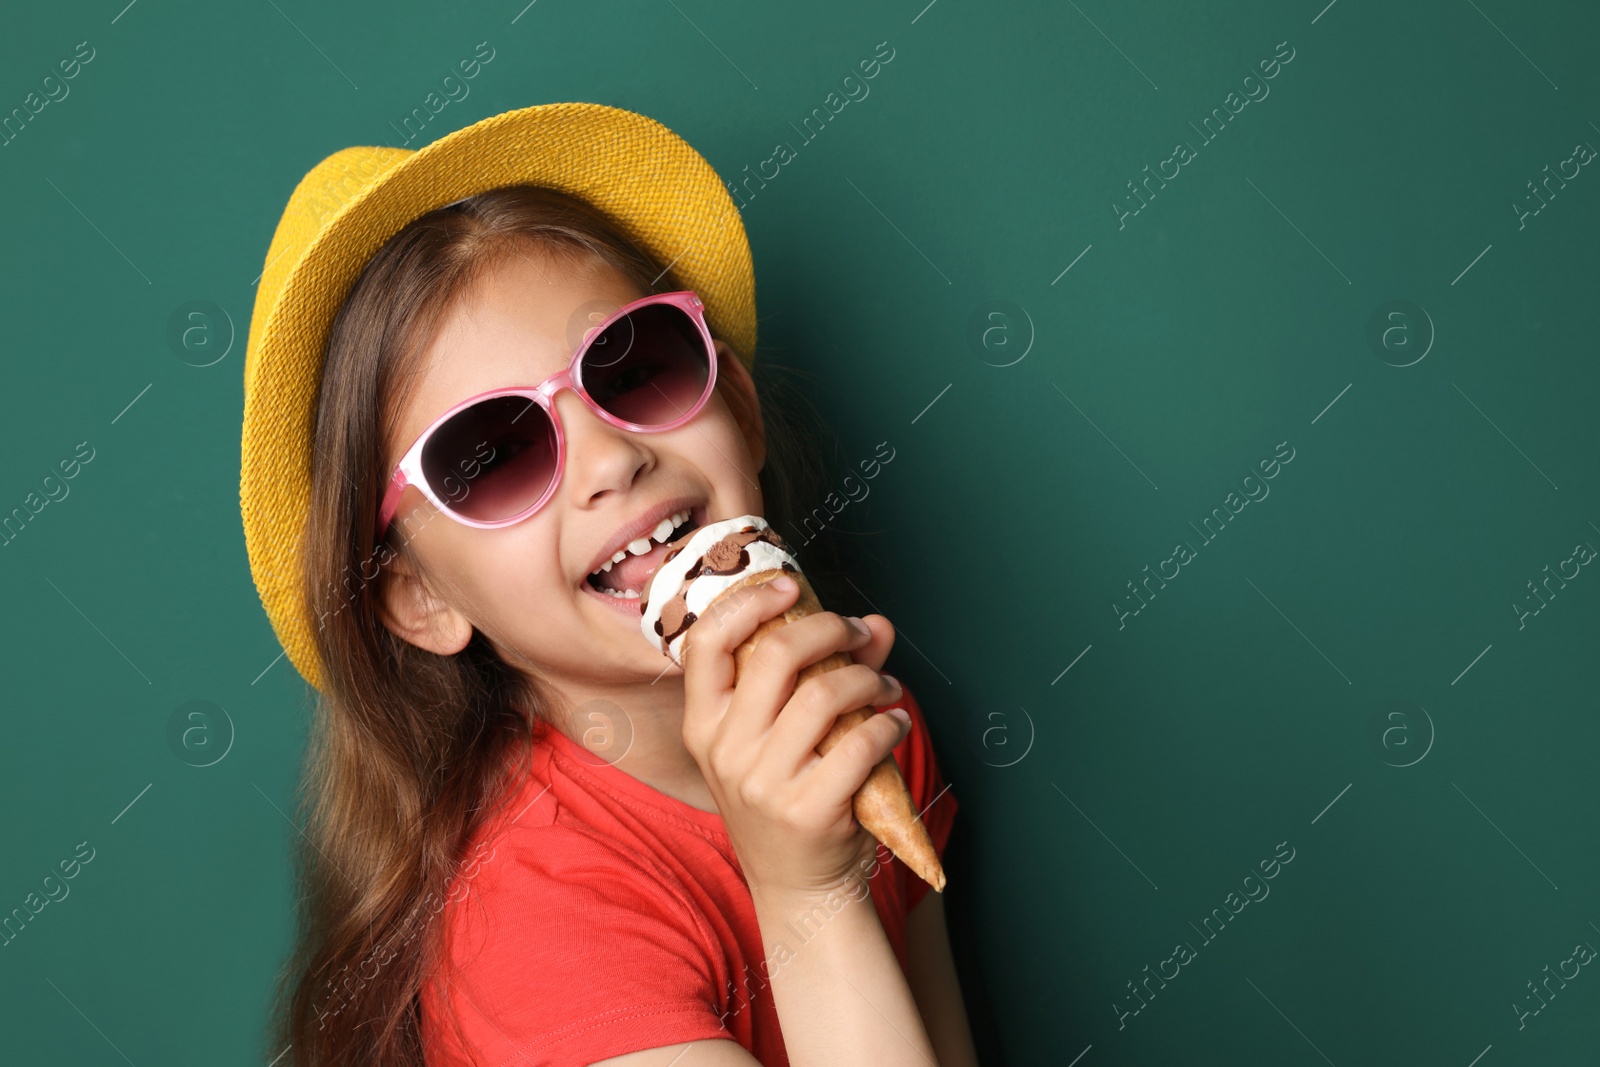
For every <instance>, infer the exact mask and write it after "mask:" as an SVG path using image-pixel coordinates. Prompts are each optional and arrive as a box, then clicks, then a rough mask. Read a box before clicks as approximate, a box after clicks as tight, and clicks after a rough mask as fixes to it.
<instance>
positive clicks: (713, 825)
mask: <svg viewBox="0 0 1600 1067" xmlns="http://www.w3.org/2000/svg"><path fill="white" fill-rule="evenodd" d="M536 740H543V741H545V743H547V744H548V745H550V747H551V749H552V750H553V752H554V754H555V756H556V757H557V758H558V759H560V760H561V761H562V763H563V764H565V765H567V766H568V767H570V768H572V769H575V770H577V771H579V772H580V773H582V774H585V775H587V776H588V777H590V778H592V779H594V780H595V781H596V782H598V783H599V784H600V785H601V786H603V787H604V788H606V789H608V790H610V791H611V792H613V793H618V794H622V795H623V796H626V797H628V798H630V799H632V800H635V801H638V802H640V803H643V804H647V805H649V806H650V807H652V808H655V809H657V810H659V811H663V812H665V813H667V814H668V815H671V816H673V817H675V818H679V819H683V820H686V821H688V822H690V823H693V824H694V826H695V827H696V828H697V829H700V830H703V831H705V832H707V833H710V834H714V835H715V836H716V837H717V838H718V840H720V841H724V842H727V841H729V838H728V824H727V823H725V822H724V821H723V819H722V816H721V815H720V814H719V813H717V812H714V811H701V810H700V809H699V808H697V807H695V806H694V805H693V804H690V803H687V802H686V801H683V800H679V799H678V798H677V797H674V796H668V795H667V794H666V793H663V792H662V791H661V790H659V789H657V788H656V787H655V786H653V785H651V784H649V783H648V782H642V781H640V780H639V779H637V778H635V777H634V776H633V775H631V774H629V773H628V772H627V771H625V770H623V769H622V768H620V767H618V766H616V765H615V764H613V763H609V762H607V761H606V760H603V759H601V758H600V757H599V756H596V755H595V754H594V753H593V752H590V751H589V750H588V749H586V748H584V747H583V746H582V745H580V744H578V742H576V741H574V740H573V739H572V738H570V737H568V736H567V735H566V734H564V733H562V732H561V730H560V729H559V728H558V727H556V726H555V725H553V724H551V723H549V722H546V721H544V720H540V722H539V729H538V734H537V737H536Z"/></svg>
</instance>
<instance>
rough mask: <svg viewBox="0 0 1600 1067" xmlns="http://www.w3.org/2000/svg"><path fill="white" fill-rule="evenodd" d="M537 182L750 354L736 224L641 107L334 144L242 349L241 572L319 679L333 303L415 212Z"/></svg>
mask: <svg viewBox="0 0 1600 1067" xmlns="http://www.w3.org/2000/svg"><path fill="white" fill-rule="evenodd" d="M517 184H530V185H541V186H547V187H551V188H554V189H558V190H560V191H561V192H564V193H568V194H570V195H573V196H577V197H580V198H582V199H584V200H586V201H588V202H589V203H590V204H592V205H593V206H595V207H596V208H599V209H600V210H601V211H603V212H605V213H606V214H607V215H609V216H610V217H611V218H612V219H614V220H615V221H616V222H617V223H618V224H619V225H620V226H621V227H622V229H623V230H624V231H625V232H626V233H628V235H629V236H631V237H632V238H633V239H634V240H635V241H637V242H638V244H639V245H640V246H641V247H642V248H644V249H645V250H646V251H648V252H649V253H651V254H652V255H653V256H655V257H656V258H657V259H658V260H660V261H661V262H662V263H670V264H672V267H673V270H674V272H675V273H676V275H677V277H678V278H679V279H680V280H681V282H682V284H683V285H684V286H685V287H687V288H690V289H693V290H694V291H695V292H697V293H698V294H700V297H701V299H702V300H704V301H705V311H706V321H707V323H708V324H709V325H710V327H711V329H712V332H713V333H715V334H717V335H718V336H719V337H722V338H724V339H726V340H727V341H728V343H729V344H731V345H732V346H733V347H734V348H735V349H736V350H737V351H738V352H739V354H740V356H741V357H742V358H743V359H744V360H745V361H746V362H748V361H749V360H750V359H751V358H752V356H753V353H754V352H755V345H756V304H755V275H754V272H753V270H752V268H751V262H750V245H749V241H748V239H747V238H746V236H745V231H744V222H743V220H742V219H741V218H740V216H739V211H738V209H737V208H736V207H735V206H734V204H733V200H732V198H731V197H730V196H729V195H728V191H727V189H726V188H725V187H724V186H723V183H722V180H721V179H720V178H718V177H717V174H716V171H714V170H713V169H712V168H711V165H710V164H709V163H707V162H706V161H705V159H704V158H703V157H702V156H701V155H700V154H699V153H698V152H696V151H695V150H694V149H693V148H692V147H690V145H689V144H688V142H686V141H684V140H683V138H681V137H679V136H678V135H677V134H675V133H673V132H672V131H671V130H669V129H668V128H667V127H665V126H663V125H661V124H660V123H659V122H656V121H655V120H654V119H650V118H647V117H645V116H644V115H640V114H637V113H635V112H632V111H627V110H623V109H621V108H614V107H606V106H604V105H601V104H585V103H562V104H540V105H538V106H535V107H526V108H521V109H519V110H516V111H507V112H505V113H503V114H500V115H494V116H492V117H490V118H486V119H483V120H482V121H480V122H476V123H474V124H473V125H471V126H468V127H466V128H465V129H460V130H456V131H455V132H454V133H451V134H449V135H447V136H445V137H442V138H440V139H439V140H437V141H435V142H433V143H432V144H429V145H425V146H424V147H422V148H420V149H418V150H416V151H411V150H409V149H403V148H377V147H356V148H345V149H342V150H340V151H338V152H335V153H334V154H333V155H331V156H329V157H328V158H326V159H324V160H323V161H322V162H321V163H318V164H317V165H316V166H315V167H313V168H312V169H311V171H310V173H308V174H307V175H306V176H305V177H304V178H303V179H301V181H300V183H299V185H297V186H296V187H295V190H294V192H293V193H292V194H291V195H290V197H289V203H288V206H287V207H285V208H284V211H283V217H282V219H280V220H279V222H278V228H277V230H276V232H274V233H273V235H272V244H271V245H270V246H268V248H267V256H266V268H265V270H264V271H263V272H262V275H261V283H260V288H259V289H258V290H257V292H256V303H255V310H254V312H253V313H252V315H251V318H250V334H249V341H248V343H247V346H246V349H245V361H244V432H243V440H242V443H241V448H240V455H241V459H240V471H239V507H240V510H241V511H242V512H243V515H244V540H245V547H246V549H247V550H248V551H249V554H250V573H251V576H252V578H253V579H254V580H255V584H256V591H257V592H258V593H259V594H260V596H261V603H262V604H263V605H264V606H265V607H266V609H267V616H268V618H270V619H271V621H272V628H273V630H274V631H275V632H276V634H277V636H278V640H279V641H280V642H281V643H282V644H283V648H284V651H285V652H287V653H288V655H289V659H290V661H291V662H292V663H293V664H294V665H295V667H296V669H298V670H299V671H300V674H301V676H303V677H304V678H305V680H306V681H307V682H309V683H311V685H312V686H314V687H316V688H318V689H321V688H322V676H321V665H320V664H319V663H318V662H317V655H316V647H315V645H314V643H313V641H312V626H313V621H312V618H311V612H310V608H309V605H307V604H306V603H305V600H304V597H303V595H302V593H301V583H300V534H301V529H302V527H303V525H304V522H305V518H306V514H307V510H308V508H309V505H310V500H311V450H312V447H313V446H312V434H313V427H314V424H315V417H316V413H315V410H314V409H315V401H316V396H317V387H318V382H319V381H320V379H321V375H322V361H323V357H324V355H325V354H326V351H327V344H328V334H329V330H330V328H331V326H332V324H333V320H334V317H335V315H336V314H337V313H338V310H339V308H340V306H341V305H342V304H343V302H344V299H345V296H346V295H347V294H348V293H349V291H350V288H351V286H352V285H353V284H354V282H355V279H356V277H357V276H358V275H359V274H360V273H361V270H362V268H363V267H364V266H365V265H366V263H367V261H368V260H369V259H370V258H371V257H372V255H373V253H375V252H376V251H377V250H378V249H379V248H380V247H382V245H383V244H384V242H386V241H387V240H389V238H391V237H393V236H394V235H395V234H396V233H398V232H399V231H400V230H401V229H402V228H404V226H405V225H406V224H407V223H409V222H410V221H412V220H413V219H415V218H418V217H419V216H421V215H425V214H427V213H428V212H430V211H432V210H434V209H435V208H439V207H443V206H444V205H446V204H451V203H454V202H455V201H457V200H461V199H463V198H465V197H468V196H472V195H474V194H477V193H481V192H484V191H486V190H489V189H496V188H499V187H501V186H505V185H517Z"/></svg>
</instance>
